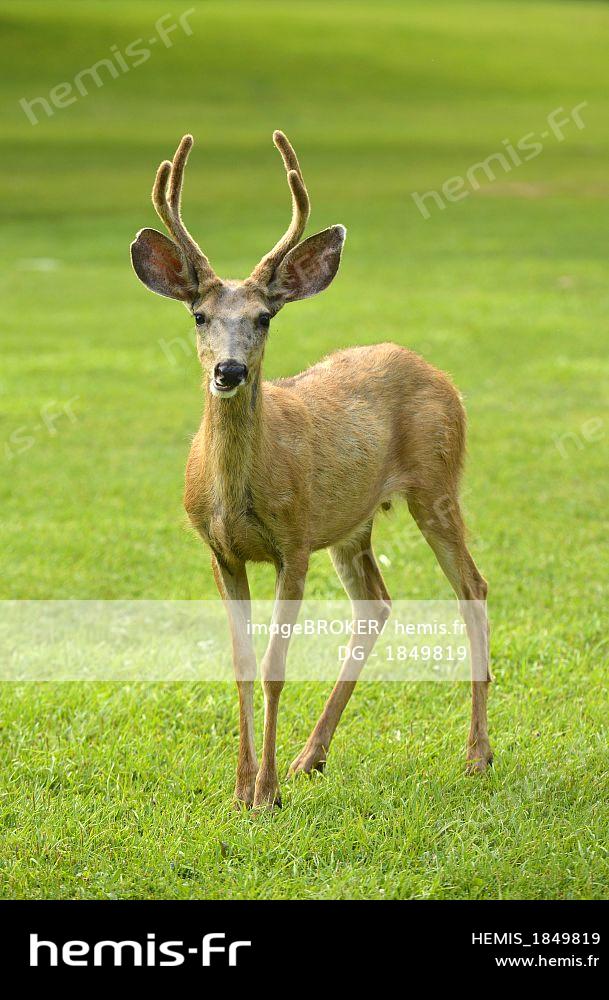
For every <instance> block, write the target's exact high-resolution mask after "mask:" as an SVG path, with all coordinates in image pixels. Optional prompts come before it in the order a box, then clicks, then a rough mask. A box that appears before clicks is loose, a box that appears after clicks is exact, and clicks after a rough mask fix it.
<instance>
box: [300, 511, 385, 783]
mask: <svg viewBox="0 0 609 1000" xmlns="http://www.w3.org/2000/svg"><path fill="white" fill-rule="evenodd" d="M371 533H372V521H370V522H369V523H368V524H366V525H365V526H364V528H363V529H362V531H361V532H360V533H359V534H358V535H357V537H355V538H353V539H350V540H349V541H347V542H344V543H343V544H342V545H337V546H334V547H333V548H331V549H330V555H331V557H332V562H333V563H334V567H335V569H336V572H337V573H338V575H339V577H340V579H341V582H342V584H343V586H344V588H345V590H346V591H347V594H348V595H349V597H350V598H351V606H352V609H353V619H354V620H355V621H357V620H358V619H360V620H363V621H366V622H368V623H369V624H368V625H367V629H366V634H365V635H355V634H352V635H351V638H350V639H349V643H348V646H347V653H346V656H345V659H344V662H343V664H342V667H341V670H340V673H339V676H338V680H337V681H336V684H335V685H334V688H333V690H332V693H331V694H330V697H329V698H328V700H327V702H326V705H325V708H324V710H323V712H322V714H321V715H320V717H319V720H318V722H317V725H316V726H315V728H314V729H313V732H312V733H311V735H310V736H309V739H308V740H307V742H306V744H305V746H304V748H303V750H302V751H301V752H300V753H299V755H298V757H296V759H295V760H294V761H293V762H292V765H291V767H290V774H296V773H297V772H304V773H305V774H310V772H311V771H313V770H317V771H322V770H323V768H324V765H325V763H326V757H327V754H328V749H329V747H330V742H331V740H332V737H333V736H334V733H335V731H336V727H337V726H338V723H339V721H340V717H341V715H342V714H343V711H344V710H345V707H346V705H347V702H348V701H349V699H350V697H351V695H352V694H353V690H354V688H355V685H356V683H357V678H358V677H359V674H360V672H361V670H362V669H363V667H364V664H365V662H366V660H367V658H368V656H369V655H370V651H371V650H372V647H373V646H374V643H375V642H376V639H377V638H378V636H379V635H380V632H381V630H382V628H383V625H384V624H385V622H386V621H387V618H388V617H389V610H390V607H391V600H390V598H389V594H388V593H387V588H386V587H385V582H384V580H383V577H382V576H381V572H380V570H379V568H378V566H377V563H376V559H375V558H374V553H373V551H372V543H371ZM354 647H358V651H357V656H358V658H357V660H355V659H352V657H351V654H352V651H353V649H354Z"/></svg>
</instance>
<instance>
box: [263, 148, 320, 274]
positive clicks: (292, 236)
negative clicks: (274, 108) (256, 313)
mask: <svg viewBox="0 0 609 1000" xmlns="http://www.w3.org/2000/svg"><path fill="white" fill-rule="evenodd" d="M273 142H274V143H275V145H276V147H277V149H278V150H279V152H280V153H281V157H282V159H283V163H284V166H285V168H286V171H287V179H288V184H289V187H290V191H291V192H292V219H291V221H290V225H289V226H288V228H287V230H286V232H285V233H284V235H283V236H282V237H281V239H280V240H279V241H278V243H276V244H275V246H274V247H273V249H272V250H271V251H270V252H269V253H268V254H266V255H265V256H264V257H263V258H262V260H261V261H260V263H259V264H258V265H257V266H256V267H255V268H254V270H253V271H252V274H251V278H252V279H253V280H254V281H259V282H265V281H269V280H270V279H271V277H272V275H273V272H274V271H275V269H276V267H277V266H278V265H279V264H280V263H281V261H282V260H283V258H284V257H285V256H286V254H287V253H289V252H290V250H292V249H293V248H294V247H295V246H296V245H297V244H298V243H299V241H300V238H301V236H302V234H303V233H304V230H305V226H306V224H307V219H308V218H309V211H310V202H309V195H308V193H307V189H306V187H305V183H304V180H303V177H302V171H301V169H300V164H299V162H298V158H297V156H296V153H295V152H294V149H293V147H292V145H291V144H290V142H289V141H288V139H287V138H286V136H285V135H284V134H283V132H279V131H276V132H273Z"/></svg>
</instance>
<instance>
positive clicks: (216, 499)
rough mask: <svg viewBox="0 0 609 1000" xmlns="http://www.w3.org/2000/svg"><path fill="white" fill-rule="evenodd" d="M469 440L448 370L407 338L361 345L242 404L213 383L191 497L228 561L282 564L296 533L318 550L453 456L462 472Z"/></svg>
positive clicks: (191, 508) (192, 508) (203, 528)
mask: <svg viewBox="0 0 609 1000" xmlns="http://www.w3.org/2000/svg"><path fill="white" fill-rule="evenodd" d="M379 395H380V396H382V397H383V399H384V405H383V406H382V407H379ZM463 442H464V417H463V410H462V406H461V402H460V400H459V397H458V394H457V392H456V390H455V389H454V388H453V386H452V385H451V383H450V382H449V380H448V379H447V378H446V376H445V375H443V374H442V373H441V372H439V371H437V370H436V369H434V368H432V366H431V365H428V364H427V363H426V362H425V361H423V360H422V359H421V358H419V357H417V355H415V354H413V353H412V352H410V351H408V350H406V349H405V348H403V347H399V346H397V345H396V344H377V345H374V346H373V347H359V348H352V349H350V350H345V351H340V352H337V353H336V354H333V355H331V356H330V357H329V358H327V359H326V360H324V361H322V362H321V363H320V364H318V365H314V366H313V367H312V368H310V369H308V370H307V371H305V372H302V373H301V374H299V375H297V376H295V377H293V378H291V379H290V378H288V379H282V380H280V381H278V382H270V383H269V382H262V383H261V385H260V386H259V388H258V389H257V390H256V392H254V390H253V389H250V391H249V392H243V393H242V394H241V395H240V399H239V404H238V405H235V404H231V406H230V407H229V406H227V405H226V402H225V401H224V400H222V399H216V398H214V397H213V396H212V395H211V393H208V395H207V400H206V407H205V415H204V418H203V421H202V424H201V427H200V429H199V432H198V434H197V435H196V437H195V439H194V442H193V445H192V449H191V452H190V457H189V460H188V465H187V472H186V492H185V507H186V511H187V513H188V515H189V517H190V519H191V521H192V524H193V526H194V527H195V528H196V529H197V531H198V532H199V533H200V534H201V535H202V536H203V538H204V539H205V541H207V543H208V544H209V546H210V548H212V550H213V551H214V552H215V553H216V555H217V556H218V557H219V558H221V559H223V560H224V562H225V563H226V564H229V565H230V564H231V563H234V562H236V561H239V560H241V561H247V562H249V561H254V562H259V561H262V562H272V563H274V564H275V565H276V566H279V565H281V563H282V562H283V560H284V557H285V553H286V551H289V549H290V547H292V546H293V545H294V539H295V536H297V537H298V538H299V544H301V545H302V546H303V547H305V548H307V549H308V550H309V551H310V552H312V551H316V550H317V549H323V548H327V547H329V546H331V545H335V544H336V543H338V542H340V541H343V540H344V539H346V538H348V537H349V536H351V535H352V534H353V533H354V532H357V530H358V529H359V528H360V527H361V525H362V524H365V523H367V522H368V521H369V520H370V518H372V517H373V516H374V514H375V513H376V511H377V510H378V509H379V507H380V506H381V505H382V504H383V503H387V502H388V501H390V499H391V497H392V496H393V495H394V494H402V495H404V496H406V497H407V496H408V494H409V492H411V490H412V489H413V488H415V487H416V485H417V483H418V482H425V481H426V480H429V477H430V475H432V476H433V475H435V476H436V477H437V478H438V479H442V477H443V476H444V475H445V474H446V472H445V463H446V461H447V460H448V461H450V459H451V457H453V456H454V457H455V459H456V460H457V463H456V468H455V469H454V470H452V473H453V476H456V475H457V474H458V470H459V465H460V457H461V454H462V451H463ZM337 484H340V487H341V488H340V490H337ZM440 485H441V488H443V482H442V483H441V484H440Z"/></svg>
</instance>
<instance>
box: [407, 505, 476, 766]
mask: <svg viewBox="0 0 609 1000" xmlns="http://www.w3.org/2000/svg"><path fill="white" fill-rule="evenodd" d="M408 506H409V507H410V511H411V513H412V515H413V517H414V519H415V520H416V522H417V524H418V526H419V528H420V529H421V532H422V534H423V535H424V537H425V539H426V540H427V542H428V543H429V545H430V546H431V548H432V549H433V551H434V553H435V555H436V558H437V560H438V562H439V564H440V566H441V568H442V570H443V571H444V573H445V575H446V577H447V579H448V581H449V583H450V584H451V586H452V588H453V590H454V591H455V593H456V595H457V597H458V598H459V605H460V608H461V613H462V615H463V618H464V620H465V625H466V627H467V634H468V638H469V642H470V647H471V654H472V716H471V726H470V731H469V738H468V741H467V772H468V774H476V773H478V772H481V771H485V770H486V768H487V767H488V766H489V764H492V762H493V752H492V750H491V745H490V743H489V738H488V722H487V711H486V705H487V699H488V686H489V682H490V680H491V673H490V668H489V625H488V617H487V613H486V595H487V592H488V587H487V584H486V580H485V579H484V578H483V577H482V576H481V574H480V572H479V571H478V569H477V567H476V564H475V562H474V560H473V559H472V557H471V555H470V552H469V549H468V548H467V545H466V544H465V538H464V527H463V519H462V515H461V510H460V506H459V501H458V498H457V497H456V496H452V497H451V498H450V499H449V501H448V502H447V498H446V496H442V497H440V498H436V499H432V498H430V497H429V496H425V495H421V494H420V493H419V494H417V495H416V496H409V498H408Z"/></svg>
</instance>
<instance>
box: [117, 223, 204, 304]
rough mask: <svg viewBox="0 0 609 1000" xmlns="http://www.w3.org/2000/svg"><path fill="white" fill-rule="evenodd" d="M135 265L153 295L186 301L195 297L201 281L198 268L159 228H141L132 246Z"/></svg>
mask: <svg viewBox="0 0 609 1000" xmlns="http://www.w3.org/2000/svg"><path fill="white" fill-rule="evenodd" d="M131 262H132V264H133V270H134V271H135V273H136V274H137V276H138V278H139V279H140V281H142V282H143V283H144V284H145V285H146V288H149V289H150V291H151V292H156V293H157V295H166V296H167V297H168V298H170V299H179V300H181V301H182V302H192V300H193V299H194V298H195V296H196V294H197V290H198V282H197V278H196V275H195V273H194V268H193V267H192V266H191V265H190V264H189V262H188V261H187V260H186V257H185V256H184V254H183V253H182V251H181V250H180V248H179V247H178V246H177V244H175V243H174V242H173V240H168V239H167V237H166V236H164V235H163V233H159V232H157V230H156V229H140V231H139V233H138V234H137V236H136V237H135V239H134V241H133V243H132V244H131Z"/></svg>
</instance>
